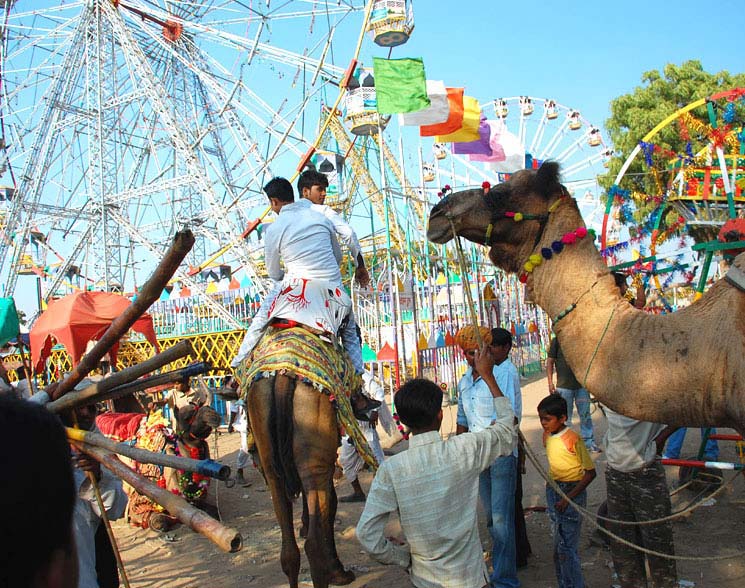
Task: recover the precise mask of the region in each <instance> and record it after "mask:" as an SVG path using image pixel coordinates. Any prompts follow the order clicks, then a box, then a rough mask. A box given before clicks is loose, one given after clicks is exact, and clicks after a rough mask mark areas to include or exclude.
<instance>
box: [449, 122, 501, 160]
mask: <svg viewBox="0 0 745 588" xmlns="http://www.w3.org/2000/svg"><path fill="white" fill-rule="evenodd" d="M490 138H491V127H490V126H489V121H487V120H486V119H485V118H482V119H481V122H480V123H479V139H478V140H477V141H469V142H468V143H453V145H452V152H453V153H454V154H456V155H486V156H491V155H492V150H491V145H490V144H489V139H490Z"/></svg>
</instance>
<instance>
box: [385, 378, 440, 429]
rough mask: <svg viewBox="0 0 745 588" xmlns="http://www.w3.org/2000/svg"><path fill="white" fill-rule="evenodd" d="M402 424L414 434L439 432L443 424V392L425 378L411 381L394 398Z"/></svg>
mask: <svg viewBox="0 0 745 588" xmlns="http://www.w3.org/2000/svg"><path fill="white" fill-rule="evenodd" d="M393 401H394V403H395V405H396V413H397V414H398V418H399V419H400V420H401V422H402V423H403V424H404V425H406V426H407V427H409V428H410V429H411V430H412V431H413V432H414V433H416V432H417V431H422V430H434V431H436V430H438V429H439V428H440V423H441V422H442V390H441V389H440V387H439V386H438V385H437V384H435V383H434V382H431V381H430V380H426V379H424V378H415V379H413V380H409V381H408V382H406V383H405V384H404V385H403V386H401V387H400V388H399V389H398V392H396V395H395V396H394V398H393Z"/></svg>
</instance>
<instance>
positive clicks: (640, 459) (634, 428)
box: [605, 407, 665, 472]
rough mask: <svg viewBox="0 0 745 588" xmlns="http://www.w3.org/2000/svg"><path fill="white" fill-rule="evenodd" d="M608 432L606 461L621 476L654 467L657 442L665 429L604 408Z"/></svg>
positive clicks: (656, 424)
mask: <svg viewBox="0 0 745 588" xmlns="http://www.w3.org/2000/svg"><path fill="white" fill-rule="evenodd" d="M605 416H606V417H607V418H608V431H607V432H606V433H605V458H606V459H607V460H608V465H609V466H610V467H612V468H613V469H614V470H618V471H619V472H633V471H635V470H638V469H641V468H643V467H644V466H647V465H649V464H651V463H652V462H653V461H654V460H655V456H656V454H657V445H656V444H655V441H654V440H655V438H656V437H657V435H659V434H660V431H662V429H664V428H665V425H660V424H658V423H648V422H646V421H637V420H636V419H632V418H631V417H627V416H623V415H622V414H618V413H617V412H614V411H612V410H611V409H610V408H608V407H605Z"/></svg>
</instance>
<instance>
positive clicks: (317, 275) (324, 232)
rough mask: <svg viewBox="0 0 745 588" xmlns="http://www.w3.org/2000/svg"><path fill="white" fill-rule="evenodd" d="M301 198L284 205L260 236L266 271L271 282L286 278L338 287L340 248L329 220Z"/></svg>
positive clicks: (339, 280)
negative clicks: (322, 282)
mask: <svg viewBox="0 0 745 588" xmlns="http://www.w3.org/2000/svg"><path fill="white" fill-rule="evenodd" d="M311 206H312V202H311V201H310V200H306V199H305V198H301V199H300V200H298V201H297V202H292V203H290V204H285V205H284V206H283V207H282V208H281V209H280V211H279V215H278V217H277V220H276V221H274V222H273V223H272V224H271V225H270V226H269V228H268V229H267V230H266V233H265V234H264V256H265V261H266V270H267V273H268V274H269V277H270V278H271V279H272V280H274V281H275V282H279V281H280V280H282V278H284V272H283V271H282V269H281V268H280V265H279V262H280V259H281V260H282V262H283V263H284V266H285V270H286V272H287V274H288V276H289V277H293V278H308V279H311V280H328V281H330V282H334V283H337V284H339V285H341V271H340V270H339V263H340V262H341V248H340V247H339V242H338V241H337V240H336V231H335V230H334V226H333V225H332V224H331V221H330V220H328V219H327V218H326V217H325V216H323V215H322V214H321V213H320V212H317V211H315V210H312V209H311Z"/></svg>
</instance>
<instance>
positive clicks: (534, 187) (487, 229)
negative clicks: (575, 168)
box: [427, 162, 566, 272]
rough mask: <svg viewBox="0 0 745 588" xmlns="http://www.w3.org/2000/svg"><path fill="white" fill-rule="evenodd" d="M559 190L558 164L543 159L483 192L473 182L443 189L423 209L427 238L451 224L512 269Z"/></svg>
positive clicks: (436, 237)
mask: <svg viewBox="0 0 745 588" xmlns="http://www.w3.org/2000/svg"><path fill="white" fill-rule="evenodd" d="M565 194H566V188H564V186H562V185H561V184H560V183H559V164H558V163H556V162H545V163H544V164H543V165H541V167H540V168H539V169H537V170H527V169H526V170H520V171H518V172H516V173H514V174H512V177H511V178H510V180H509V181H507V182H504V183H502V184H497V185H496V186H492V187H491V188H489V189H488V192H487V191H486V190H485V189H484V188H477V189H471V190H463V191H461V192H455V193H452V194H448V195H446V196H445V197H444V198H443V199H442V200H441V201H440V202H439V203H438V204H437V205H436V206H435V207H434V208H433V209H432V211H431V212H430V214H429V225H428V227H427V238H428V239H429V240H430V241H432V242H433V243H447V242H448V241H450V240H451V239H453V238H454V237H455V235H454V234H453V230H455V234H457V235H460V236H461V237H463V238H465V239H468V240H469V241H473V242H474V243H479V244H481V245H486V246H489V247H491V250H490V251H489V258H490V259H491V261H492V263H494V265H496V266H497V267H500V268H502V269H504V270H506V271H509V272H517V271H518V270H519V269H520V267H521V266H522V264H523V263H524V262H525V260H526V259H527V258H528V256H529V255H530V253H531V252H532V250H533V248H534V247H535V246H536V243H537V241H538V240H539V239H540V236H541V234H542V232H543V228H544V226H545V223H546V219H547V218H548V214H549V207H550V206H551V204H552V203H553V202H554V201H556V200H557V199H558V198H559V197H561V196H563V195H565ZM516 214H519V215H520V216H518V217H516V216H515V215H516ZM516 218H522V220H521V221H520V222H516Z"/></svg>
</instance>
